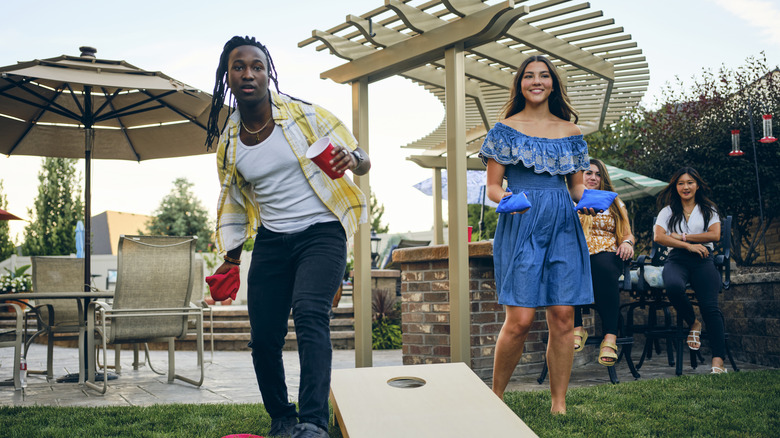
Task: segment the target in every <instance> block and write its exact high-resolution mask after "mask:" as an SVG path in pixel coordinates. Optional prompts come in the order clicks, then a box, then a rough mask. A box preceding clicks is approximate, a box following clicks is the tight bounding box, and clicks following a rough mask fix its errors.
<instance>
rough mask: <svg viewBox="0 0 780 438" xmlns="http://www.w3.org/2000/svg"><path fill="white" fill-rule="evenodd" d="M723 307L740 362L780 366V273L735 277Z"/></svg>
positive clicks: (734, 351) (728, 330)
mask: <svg viewBox="0 0 780 438" xmlns="http://www.w3.org/2000/svg"><path fill="white" fill-rule="evenodd" d="M731 280H732V282H731V287H730V288H729V289H728V290H725V291H723V293H722V294H721V297H720V308H721V310H722V311H723V316H724V318H725V320H726V331H727V332H728V333H729V348H731V351H732V354H733V355H734V358H735V359H736V360H737V361H745V362H750V363H757V364H760V365H768V366H772V367H776V368H777V367H780V272H767V273H757V274H744V275H734V276H732V277H731Z"/></svg>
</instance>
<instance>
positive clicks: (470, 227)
mask: <svg viewBox="0 0 780 438" xmlns="http://www.w3.org/2000/svg"><path fill="white" fill-rule="evenodd" d="M471 230H472V226H471V225H469V242H471Z"/></svg>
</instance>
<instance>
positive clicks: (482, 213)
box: [479, 186, 487, 240]
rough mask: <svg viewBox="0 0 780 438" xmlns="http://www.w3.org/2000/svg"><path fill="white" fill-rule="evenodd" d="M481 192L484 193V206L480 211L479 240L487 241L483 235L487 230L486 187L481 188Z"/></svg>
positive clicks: (482, 205)
mask: <svg viewBox="0 0 780 438" xmlns="http://www.w3.org/2000/svg"><path fill="white" fill-rule="evenodd" d="M479 191H480V192H482V204H481V208H480V210H479V240H485V235H484V234H483V232H484V231H483V230H484V229H485V192H487V188H486V186H482V187H480V190H479Z"/></svg>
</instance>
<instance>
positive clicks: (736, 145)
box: [729, 129, 745, 157]
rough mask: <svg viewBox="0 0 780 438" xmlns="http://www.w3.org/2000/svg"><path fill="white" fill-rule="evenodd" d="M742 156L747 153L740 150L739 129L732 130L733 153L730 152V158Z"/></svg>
mask: <svg viewBox="0 0 780 438" xmlns="http://www.w3.org/2000/svg"><path fill="white" fill-rule="evenodd" d="M742 155H745V153H744V152H742V150H740V149H739V129H732V130H731V152H729V156H730V157H741V156H742Z"/></svg>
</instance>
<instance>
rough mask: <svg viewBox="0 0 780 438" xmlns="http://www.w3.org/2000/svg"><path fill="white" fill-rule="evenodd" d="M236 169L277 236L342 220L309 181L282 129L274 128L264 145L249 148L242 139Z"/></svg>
mask: <svg viewBox="0 0 780 438" xmlns="http://www.w3.org/2000/svg"><path fill="white" fill-rule="evenodd" d="M236 168H237V169H238V171H239V172H240V173H241V175H242V176H243V177H244V179H245V180H246V181H247V182H248V183H250V184H252V188H253V191H254V193H255V199H256V200H257V203H258V205H260V217H261V220H262V222H263V226H264V227H266V228H268V229H269V230H271V231H274V232H277V233H297V232H299V231H303V230H305V229H306V228H308V227H310V226H311V225H314V224H316V223H320V222H332V221H337V220H338V218H336V216H335V215H334V214H333V213H332V212H331V211H330V210H329V209H328V207H326V206H325V204H323V203H322V201H321V200H320V198H319V197H317V194H316V193H315V192H314V189H312V188H311V185H310V184H309V182H308V181H306V177H305V176H304V174H303V170H301V166H300V164H299V163H298V159H297V158H296V157H295V154H294V153H293V151H292V149H291V147H290V144H289V143H288V142H287V138H286V137H285V136H284V133H283V132H282V129H281V128H279V127H278V126H277V125H274V130H273V132H272V133H271V135H270V136H269V137H268V138H267V139H265V140H263V141H262V142H260V143H258V144H256V145H254V146H247V145H245V144H244V143H243V142H242V141H241V138H240V136H239V137H238V149H237V151H236Z"/></svg>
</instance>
